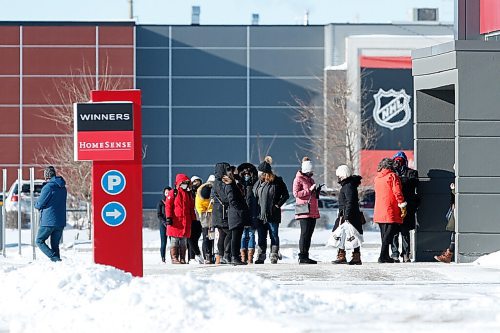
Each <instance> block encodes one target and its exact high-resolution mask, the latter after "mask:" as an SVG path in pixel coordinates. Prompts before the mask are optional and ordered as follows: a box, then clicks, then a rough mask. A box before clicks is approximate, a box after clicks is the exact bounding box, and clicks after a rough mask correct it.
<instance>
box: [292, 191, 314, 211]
mask: <svg viewBox="0 0 500 333" xmlns="http://www.w3.org/2000/svg"><path fill="white" fill-rule="evenodd" d="M311 199H312V194H311V196H310V197H309V200H307V203H304V204H299V205H297V204H296V205H295V215H305V214H309V212H310V211H311Z"/></svg>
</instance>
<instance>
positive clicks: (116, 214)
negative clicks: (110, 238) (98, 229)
mask: <svg viewBox="0 0 500 333" xmlns="http://www.w3.org/2000/svg"><path fill="white" fill-rule="evenodd" d="M121 215H122V213H120V211H119V210H118V209H115V210H113V211H112V212H106V216H107V217H112V218H114V219H115V220H116V219H117V218H119V217H120V216H121Z"/></svg>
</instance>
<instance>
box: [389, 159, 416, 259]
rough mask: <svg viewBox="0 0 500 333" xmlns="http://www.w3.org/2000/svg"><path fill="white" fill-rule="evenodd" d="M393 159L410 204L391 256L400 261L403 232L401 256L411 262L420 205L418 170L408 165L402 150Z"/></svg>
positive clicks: (395, 236)
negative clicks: (411, 242) (412, 236)
mask: <svg viewBox="0 0 500 333" xmlns="http://www.w3.org/2000/svg"><path fill="white" fill-rule="evenodd" d="M393 159H394V169H395V170H396V174H397V175H398V176H399V179H401V187H402V190H403V196H404V198H405V200H406V202H407V203H408V205H407V206H406V211H407V214H406V216H405V217H404V219H403V224H401V225H398V227H399V229H398V232H397V233H396V234H395V235H394V238H393V241H392V245H391V250H392V255H391V257H392V259H394V261H395V262H399V255H400V253H399V234H400V233H401V240H402V246H401V257H402V258H403V262H410V230H413V229H415V225H416V220H415V214H416V213H417V209H418V206H419V205H420V197H419V194H418V185H419V180H418V171H417V170H414V169H411V168H409V167H408V158H407V157H406V154H405V153H404V152H402V151H400V152H398V153H397V154H396V155H394V156H393Z"/></svg>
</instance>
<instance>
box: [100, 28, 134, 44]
mask: <svg viewBox="0 0 500 333" xmlns="http://www.w3.org/2000/svg"><path fill="white" fill-rule="evenodd" d="M133 44H134V28H133V27H132V26H121V27H120V26H99V45H133Z"/></svg>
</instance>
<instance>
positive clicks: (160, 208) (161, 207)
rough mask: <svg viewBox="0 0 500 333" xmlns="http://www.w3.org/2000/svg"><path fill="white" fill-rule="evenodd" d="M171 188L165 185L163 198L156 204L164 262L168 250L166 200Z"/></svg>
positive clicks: (162, 259) (161, 253) (161, 252)
mask: <svg viewBox="0 0 500 333" xmlns="http://www.w3.org/2000/svg"><path fill="white" fill-rule="evenodd" d="M171 190H172V188H171V187H170V186H167V187H165V188H164V189H163V194H162V199H161V200H160V201H159V202H158V205H156V215H157V216H158V222H159V227H160V241H161V245H160V255H161V261H162V262H165V255H166V252H167V216H166V215H165V200H166V199H167V196H168V193H169V192H170V191H171Z"/></svg>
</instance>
